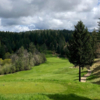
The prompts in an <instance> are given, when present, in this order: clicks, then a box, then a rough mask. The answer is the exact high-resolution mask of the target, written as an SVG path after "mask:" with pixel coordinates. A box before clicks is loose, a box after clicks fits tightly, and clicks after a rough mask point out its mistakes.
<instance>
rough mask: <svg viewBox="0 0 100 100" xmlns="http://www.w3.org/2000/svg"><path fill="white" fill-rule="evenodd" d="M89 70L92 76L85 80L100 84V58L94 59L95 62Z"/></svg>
mask: <svg viewBox="0 0 100 100" xmlns="http://www.w3.org/2000/svg"><path fill="white" fill-rule="evenodd" d="M91 70H92V74H91V76H89V77H88V78H87V80H88V82H91V83H94V84H100V58H98V59H95V62H94V64H93V66H92V67H91Z"/></svg>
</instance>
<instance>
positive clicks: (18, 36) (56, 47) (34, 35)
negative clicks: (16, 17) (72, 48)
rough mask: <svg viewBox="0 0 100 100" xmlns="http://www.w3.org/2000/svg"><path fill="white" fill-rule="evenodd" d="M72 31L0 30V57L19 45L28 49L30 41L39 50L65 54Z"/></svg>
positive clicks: (3, 56)
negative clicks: (17, 31)
mask: <svg viewBox="0 0 100 100" xmlns="http://www.w3.org/2000/svg"><path fill="white" fill-rule="evenodd" d="M72 32H73V31H68V30H35V31H27V32H19V33H16V32H0V58H3V59H5V58H7V57H8V55H9V54H12V53H15V52H16V51H17V50H18V49H19V48H20V47H21V46H23V47H24V48H25V49H27V51H29V46H30V43H33V45H34V47H36V48H37V50H39V52H43V53H45V52H46V50H52V51H54V52H56V53H59V54H60V55H65V54H66V43H67V41H69V39H70V37H71V33H72Z"/></svg>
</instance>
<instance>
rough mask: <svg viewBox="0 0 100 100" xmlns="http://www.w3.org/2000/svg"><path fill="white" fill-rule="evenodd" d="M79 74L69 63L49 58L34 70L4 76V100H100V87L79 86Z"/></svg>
mask: <svg viewBox="0 0 100 100" xmlns="http://www.w3.org/2000/svg"><path fill="white" fill-rule="evenodd" d="M86 70H87V69H84V70H82V76H83V75H84V74H85V73H87V71H86ZM78 71H79V70H78V68H75V67H73V64H71V63H70V62H69V61H68V60H67V59H64V58H57V57H56V56H54V57H53V56H51V55H47V61H46V63H44V64H41V65H39V66H35V67H33V68H32V69H31V70H28V71H21V72H17V73H14V74H8V75H1V76H0V100H94V99H95V100H100V95H99V93H100V86H99V85H95V84H92V83H81V82H78Z"/></svg>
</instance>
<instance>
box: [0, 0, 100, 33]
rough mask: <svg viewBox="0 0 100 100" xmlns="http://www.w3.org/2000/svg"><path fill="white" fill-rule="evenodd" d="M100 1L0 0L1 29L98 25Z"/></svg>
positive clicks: (91, 27)
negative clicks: (82, 24)
mask: <svg viewBox="0 0 100 100" xmlns="http://www.w3.org/2000/svg"><path fill="white" fill-rule="evenodd" d="M98 18H100V0H0V31H13V32H20V31H29V30H39V29H55V30H58V29H59V30H60V29H67V30H74V25H76V24H77V23H78V21H80V20H81V21H83V23H84V25H85V26H86V27H87V28H88V30H90V31H92V30H93V29H94V28H95V29H97V27H98V24H97V22H98Z"/></svg>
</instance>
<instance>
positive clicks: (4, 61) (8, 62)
mask: <svg viewBox="0 0 100 100" xmlns="http://www.w3.org/2000/svg"><path fill="white" fill-rule="evenodd" d="M5 64H11V59H4V60H3V65H5Z"/></svg>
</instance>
